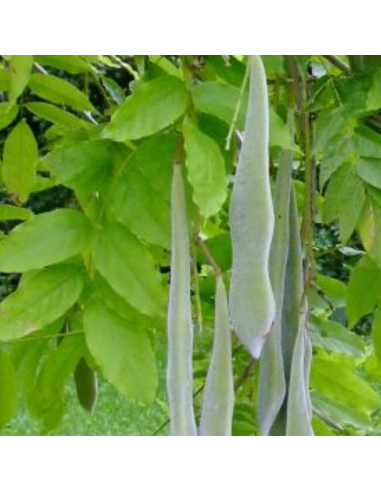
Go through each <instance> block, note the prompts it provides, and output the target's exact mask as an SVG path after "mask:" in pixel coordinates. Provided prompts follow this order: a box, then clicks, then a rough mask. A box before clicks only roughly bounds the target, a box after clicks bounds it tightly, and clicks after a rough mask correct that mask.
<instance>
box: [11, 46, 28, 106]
mask: <svg viewBox="0 0 381 492" xmlns="http://www.w3.org/2000/svg"><path fill="white" fill-rule="evenodd" d="M8 63H9V73H10V91H9V99H10V101H11V102H15V101H16V100H17V98H18V97H19V96H21V94H22V93H23V92H24V89H25V87H26V86H27V85H28V81H29V78H30V74H31V73H32V67H33V55H11V57H10V59H9V61H8Z"/></svg>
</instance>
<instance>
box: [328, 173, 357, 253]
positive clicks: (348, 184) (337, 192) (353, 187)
mask: <svg viewBox="0 0 381 492" xmlns="http://www.w3.org/2000/svg"><path fill="white" fill-rule="evenodd" d="M365 201H366V196H365V188H364V185H363V182H362V181H361V179H360V178H359V176H358V174H357V173H356V170H355V168H354V166H351V165H350V164H344V165H343V166H341V168H340V169H339V170H338V171H337V172H336V173H335V174H334V176H333V178H332V179H331V181H330V183H329V186H328V190H327V194H326V198H325V203H324V211H323V215H324V220H325V222H327V223H330V222H333V221H334V220H336V219H338V220H339V222H340V233H341V240H342V242H343V243H344V244H345V243H347V242H348V240H349V239H350V237H351V236H352V234H353V232H354V230H355V228H356V227H357V225H358V223H359V221H360V217H361V213H362V210H363V207H364V205H365Z"/></svg>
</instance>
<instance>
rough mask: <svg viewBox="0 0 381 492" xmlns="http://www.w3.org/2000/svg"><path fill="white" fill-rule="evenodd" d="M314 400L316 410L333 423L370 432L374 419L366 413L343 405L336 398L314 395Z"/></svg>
mask: <svg viewBox="0 0 381 492" xmlns="http://www.w3.org/2000/svg"><path fill="white" fill-rule="evenodd" d="M312 400H313V406H314V408H315V409H316V410H318V411H319V412H321V413H322V414H323V415H324V416H326V417H328V418H330V419H331V420H332V421H333V422H337V423H338V424H340V425H343V426H351V427H355V428H356V429H361V430H366V429H369V430H370V429H371V428H372V419H371V417H370V416H369V414H367V413H366V412H363V411H361V410H358V409H356V408H351V407H348V406H346V405H341V404H340V403H338V402H337V401H336V399H335V398H333V399H332V400H330V399H329V398H324V397H323V396H321V395H318V394H317V393H314V394H313V395H312Z"/></svg>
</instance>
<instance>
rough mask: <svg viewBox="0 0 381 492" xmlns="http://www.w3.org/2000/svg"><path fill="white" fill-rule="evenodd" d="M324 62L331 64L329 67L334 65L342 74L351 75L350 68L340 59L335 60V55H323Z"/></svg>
mask: <svg viewBox="0 0 381 492" xmlns="http://www.w3.org/2000/svg"><path fill="white" fill-rule="evenodd" d="M323 56H324V58H325V59H326V60H328V61H329V63H331V65H334V66H335V67H336V68H338V69H339V70H341V71H342V72H343V73H345V74H346V75H349V74H350V73H351V68H350V66H349V65H347V64H346V63H344V62H343V61H342V60H340V58H337V57H336V56H335V55H323Z"/></svg>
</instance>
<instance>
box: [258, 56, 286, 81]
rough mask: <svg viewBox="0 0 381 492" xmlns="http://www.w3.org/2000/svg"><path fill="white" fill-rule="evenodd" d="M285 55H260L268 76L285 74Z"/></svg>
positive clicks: (275, 76)
mask: <svg viewBox="0 0 381 492" xmlns="http://www.w3.org/2000/svg"><path fill="white" fill-rule="evenodd" d="M285 56H287V55H261V57H262V60H263V63H264V65H265V69H266V73H267V75H268V76H269V77H274V78H277V77H279V76H282V75H284V74H285V69H284V57H285Z"/></svg>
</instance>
